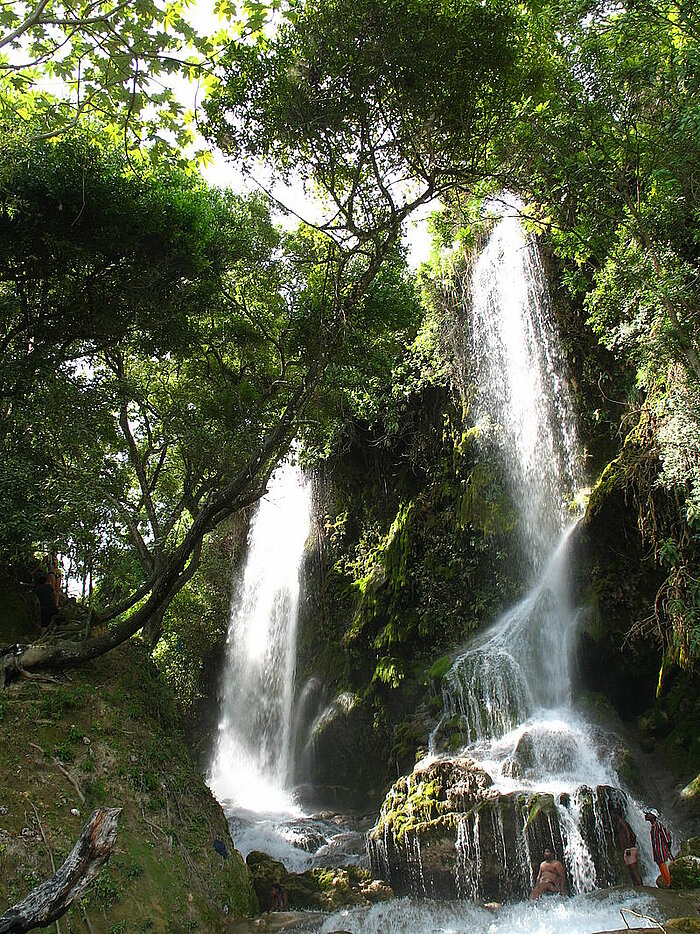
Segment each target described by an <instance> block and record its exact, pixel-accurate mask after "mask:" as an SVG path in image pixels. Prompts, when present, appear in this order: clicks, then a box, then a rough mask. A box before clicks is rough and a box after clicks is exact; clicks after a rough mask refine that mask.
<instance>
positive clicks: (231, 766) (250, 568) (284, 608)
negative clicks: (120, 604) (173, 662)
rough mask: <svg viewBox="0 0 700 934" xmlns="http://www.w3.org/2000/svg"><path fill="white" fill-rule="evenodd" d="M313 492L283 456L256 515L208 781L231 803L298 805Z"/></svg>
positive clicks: (266, 807)
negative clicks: (305, 582)
mask: <svg viewBox="0 0 700 934" xmlns="http://www.w3.org/2000/svg"><path fill="white" fill-rule="evenodd" d="M310 522H311V494H310V490H309V488H308V486H307V484H306V483H305V482H304V478H303V476H302V472H301V469H300V467H299V466H298V465H296V464H292V463H284V464H282V466H280V467H279V468H278V469H277V471H276V472H275V473H274V474H273V476H272V478H271V480H270V484H269V489H268V492H267V494H266V495H265V496H264V497H263V498H262V499H261V500H260V503H259V504H258V506H257V509H256V512H255V514H254V515H253V518H252V521H251V524H250V532H249V536H248V552H247V557H246V561H245V566H244V569H243V576H242V580H241V581H240V583H239V585H238V586H237V587H234V591H233V597H232V601H231V617H230V623H229V632H228V639H227V644H226V665H225V669H224V677H223V680H222V689H221V690H222V698H221V716H220V721H219V728H218V734H217V738H216V743H215V748H214V755H213V758H212V763H211V767H210V770H209V785H210V787H211V789H212V791H213V792H214V794H215V795H216V797H217V798H218V799H219V800H220V801H222V802H224V804H225V805H228V806H234V807H239V808H245V809H248V810H250V811H253V812H263V811H266V812H270V811H275V810H290V809H293V805H292V801H291V798H290V796H289V795H288V792H287V788H288V784H289V779H290V765H291V763H290V747H291V724H292V701H293V692H294V671H295V656H296V631H297V616H298V608H299V591H300V580H299V575H300V566H301V560H302V556H303V552H304V545H305V542H306V539H307V537H308V534H309V529H310Z"/></svg>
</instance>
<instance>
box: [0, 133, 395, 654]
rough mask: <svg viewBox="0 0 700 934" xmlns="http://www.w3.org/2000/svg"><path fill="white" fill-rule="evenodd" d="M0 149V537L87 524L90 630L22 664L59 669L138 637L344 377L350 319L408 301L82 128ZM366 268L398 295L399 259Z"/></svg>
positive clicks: (235, 204) (303, 235)
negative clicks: (388, 296)
mask: <svg viewBox="0 0 700 934" xmlns="http://www.w3.org/2000/svg"><path fill="white" fill-rule="evenodd" d="M4 145H5V158H4V159H3V167H4V168H3V172H2V176H0V193H1V195H2V199H3V213H2V225H3V238H2V243H3V246H2V249H1V250H0V290H1V291H0V294H1V295H2V302H1V303H0V312H1V313H2V316H3V319H4V320H3V333H4V334H6V335H7V337H6V339H5V344H4V354H3V357H2V362H0V398H1V399H2V409H1V410H0V441H1V443H2V448H1V449H0V457H1V458H2V468H3V469H2V475H3V477H4V478H5V480H4V482H5V484H6V487H7V486H9V487H10V489H9V494H10V495H11V497H12V502H13V506H14V508H13V509H12V511H10V512H9V514H8V516H7V518H6V519H5V520H4V522H3V525H2V527H0V540H1V541H2V545H3V549H4V550H5V551H7V550H8V548H10V547H11V543H12V541H13V539H15V540H17V539H19V542H20V544H21V546H22V547H23V548H24V550H25V551H27V550H31V549H32V547H34V548H35V547H37V546H39V545H42V546H44V547H45V546H46V545H47V544H57V543H67V542H68V541H69V540H70V539H71V537H72V536H73V535H74V534H75V530H76V529H81V528H82V529H85V530H86V532H87V539H88V542H87V545H88V547H90V548H92V549H93V552H92V559H93V562H94V567H93V570H94V573H95V577H96V578H97V579H98V580H99V586H98V587H97V589H96V593H95V609H96V610H97V612H98V617H99V619H100V620H101V622H102V623H105V624H108V627H109V628H108V629H107V631H106V632H105V633H103V634H102V635H100V636H97V637H95V638H92V639H89V640H88V641H87V642H85V643H67V642H65V641H64V642H58V643H55V644H42V645H38V646H34V647H30V648H29V649H28V650H27V651H25V652H24V653H23V654H22V655H21V659H20V663H21V664H22V665H24V666H25V667H40V666H46V665H52V666H58V665H64V664H71V663H73V662H75V661H79V660H82V659H85V658H90V657H94V656H95V655H97V654H100V653H101V652H103V651H106V650H107V649H109V648H111V647H112V646H114V645H116V644H118V643H119V642H121V641H123V640H124V639H125V638H128V637H129V636H130V635H132V634H133V633H135V632H136V631H137V630H138V629H140V628H141V627H142V626H144V625H147V626H148V629H149V635H150V637H151V639H152V641H155V640H156V639H157V636H158V633H159V631H160V625H161V621H162V618H163V614H164V612H165V610H166V609H167V607H168V605H169V603H170V601H171V600H172V599H173V598H174V596H175V595H176V594H177V593H178V592H179V591H180V590H181V589H182V587H183V586H185V584H186V583H187V582H188V581H189V580H190V579H191V578H192V576H193V574H194V573H195V572H196V570H197V567H198V562H199V558H200V555H201V548H202V542H203V539H204V537H205V536H206V535H207V534H208V533H209V532H211V531H212V530H213V529H215V528H216V527H217V525H218V524H219V523H220V522H221V521H222V520H224V519H225V518H227V517H228V516H230V515H232V514H233V513H234V512H236V511H237V510H240V509H242V508H244V507H246V506H248V505H250V504H252V503H253V502H255V501H256V500H257V498H259V497H260V496H261V495H262V493H263V492H264V490H265V486H266V483H267V480H268V478H269V475H270V473H271V471H272V470H273V468H274V466H275V465H276V463H277V462H278V461H279V459H280V457H281V456H282V455H283V454H284V452H285V451H286V450H287V449H288V447H289V444H290V442H291V440H292V438H293V436H294V435H295V434H296V433H297V432H298V424H299V420H300V418H301V416H302V414H303V413H304V412H305V411H306V410H308V408H309V406H310V405H311V404H312V403H313V402H314V400H315V397H316V396H315V394H317V393H319V392H320V391H321V388H322V386H323V381H324V380H327V379H331V380H338V379H342V375H341V371H342V367H343V361H344V358H345V355H346V354H347V342H348V340H349V335H350V334H351V333H353V329H354V328H361V329H363V331H364V334H365V338H366V341H367V342H368V343H371V341H372V333H371V331H372V329H374V328H376V327H377V326H378V325H381V326H382V327H388V332H389V334H390V333H391V332H394V333H396V332H400V330H401V328H403V327H404V326H405V325H406V323H407V321H409V320H410V316H411V314H412V312H413V309H412V308H411V307H410V306H407V308H406V310H405V314H404V315H402V314H399V315H398V318H396V319H394V320H391V319H389V320H388V319H387V317H386V316H384V314H383V306H382V302H381V300H376V299H375V298H373V292H372V289H370V287H369V286H370V281H369V280H368V279H367V278H366V274H367V271H366V269H362V270H359V273H358V277H357V278H356V279H355V280H354V281H353V280H352V271H351V270H348V271H347V275H346V281H345V290H344V291H343V292H341V293H339V292H338V291H337V290H336V280H335V278H334V270H335V268H336V256H335V255H334V254H333V250H329V246H328V243H327V242H326V241H325V240H320V239H319V237H318V235H316V234H314V233H312V232H310V231H304V230H302V231H299V232H297V233H295V234H290V235H286V236H283V235H282V234H280V232H279V231H277V230H276V229H275V228H274V227H273V225H272V224H271V222H270V219H269V215H268V211H267V207H266V205H265V204H264V202H263V201H262V200H261V199H260V198H259V197H254V198H248V199H244V198H241V197H237V196H234V195H231V194H230V193H227V192H219V191H216V190H209V189H207V188H206V187H205V186H203V185H202V183H201V182H199V181H198V180H197V179H195V178H192V177H190V176H186V175H183V174H181V173H177V172H168V173H161V174H157V173H153V172H151V173H148V172H145V173H144V174H143V175H141V176H140V177H136V176H134V175H133V174H132V173H130V172H129V171H128V170H127V166H126V164H125V161H124V157H123V156H120V155H117V154H116V153H115V152H114V151H108V152H107V153H105V152H103V151H102V150H101V149H100V147H99V146H97V144H95V143H89V142H86V141H85V139H84V138H82V137H73V138H70V139H65V140H63V141H61V142H59V143H58V144H55V145H54V144H47V143H45V142H36V141H35V142H33V143H27V142H26V141H19V142H18V141H17V140H11V141H9V142H6V143H5V144H4ZM10 155H11V156H12V158H10ZM376 277H377V269H374V270H373V271H372V278H373V279H374V278H376ZM382 277H383V279H382V278H381V277H380V279H378V280H377V281H378V282H379V281H383V282H384V287H385V290H386V291H387V292H391V291H392V289H393V290H396V291H398V294H402V293H403V292H405V284H404V283H405V277H404V274H403V271H402V270H401V269H399V267H398V266H396V267H389V271H388V272H383V273H382ZM374 294H375V295H376V294H377V293H376V290H375V293H374ZM396 312H397V303H396V302H394V303H393V305H391V315H395V314H396ZM353 339H355V338H353ZM377 339H378V340H380V341H387V340H389V339H390V338H389V337H388V336H387V335H383V336H382V337H381V338H377ZM331 364H332V365H333V367H334V368H335V369H334V372H332V373H331ZM329 374H330V375H329ZM33 426H37V430H34V429H33Z"/></svg>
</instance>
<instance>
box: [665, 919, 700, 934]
mask: <svg viewBox="0 0 700 934" xmlns="http://www.w3.org/2000/svg"><path fill="white" fill-rule="evenodd" d="M664 930H665V931H667V934H700V921H699V920H698V919H697V918H671V920H670V921H664Z"/></svg>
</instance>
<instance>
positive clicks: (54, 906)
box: [0, 808, 122, 934]
mask: <svg viewBox="0 0 700 934" xmlns="http://www.w3.org/2000/svg"><path fill="white" fill-rule="evenodd" d="M121 810H122V809H121V808H98V809H97V810H96V811H93V813H92V815H91V816H90V819H89V820H88V822H87V823H86V824H85V826H84V827H83V829H82V832H81V834H80V836H79V837H78V842H77V843H76V844H75V846H74V847H73V849H72V850H71V851H70V853H69V854H68V856H67V857H66V861H65V862H64V863H63V865H62V866H61V868H60V869H58V870H57V871H56V872H55V873H54V874H53V875H52V876H51V878H50V879H47V880H46V881H45V882H42V883H41V884H40V885H38V886H37V887H36V888H35V889H32V891H31V892H30V893H29V895H27V896H26V898H24V899H22V901H21V902H18V903H17V904H16V905H13V906H12V908H9V909H8V910H7V911H6V912H5V914H4V915H3V916H2V917H1V918H0V934H15V932H21V931H31V930H32V928H36V927H40V926H43V925H46V924H50V923H51V922H52V921H56V919H57V918H60V917H61V915H63V914H65V913H66V911H68V909H69V908H70V906H71V904H72V903H73V902H74V901H75V899H76V898H80V897H81V895H82V894H83V893H84V892H85V890H86V888H87V887H88V886H89V885H90V883H91V882H92V880H93V879H94V878H95V876H96V875H97V873H98V871H99V869H100V867H101V866H102V865H103V863H105V862H106V861H107V860H108V859H109V857H110V855H111V853H112V849H113V848H114V843H115V841H116V839H117V821H118V820H119V815H120V814H121Z"/></svg>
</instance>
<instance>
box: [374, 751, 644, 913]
mask: <svg viewBox="0 0 700 934" xmlns="http://www.w3.org/2000/svg"><path fill="white" fill-rule="evenodd" d="M614 794H615V792H614V790H613V789H608V788H606V787H604V786H601V787H599V788H597V789H595V790H591V789H586V788H581V789H579V794H578V795H577V799H578V800H577V805H578V808H579V809H580V813H581V819H580V830H581V834H582V836H583V839H584V841H585V842H586V843H587V844H589V849H590V851H591V853H593V854H594V855H593V858H594V862H595V876H596V880H597V884H598V885H609V884H615V883H617V882H621V881H623V880H624V879H625V878H626V874H625V869H624V865H623V862H622V858H621V854H620V853H618V852H617V848H616V847H615V845H614V832H613V828H612V822H611V818H610V816H609V807H608V804H607V802H608V800H609V799H610V798H611V797H612V796H613V795H614ZM558 804H559V807H558V806H557V805H558ZM568 805H569V802H555V800H554V798H553V797H552V795H549V794H534V795H528V794H524V793H520V792H513V793H510V794H503V793H499V792H497V791H496V790H495V789H494V788H493V782H492V780H491V778H490V776H489V775H488V774H487V773H486V772H484V771H483V770H482V769H480V768H479V767H478V766H476V765H475V763H474V762H473V761H472V760H471V759H468V758H464V757H457V758H453V759H442V760H438V761H436V762H433V763H431V764H428V765H426V766H418V767H416V769H415V770H414V772H413V773H412V774H411V775H409V776H405V777H403V778H400V779H399V780H398V781H397V782H396V783H395V784H394V786H393V787H392V789H391V790H390V792H389V794H388V795H387V797H386V799H385V801H384V804H383V806H382V810H381V813H380V816H379V820H378V822H377V826H376V827H375V828H374V830H373V831H372V832H371V834H370V837H369V845H370V855H371V860H372V867H373V869H374V871H375V872H376V873H377V874H378V875H380V876H381V877H382V878H384V879H386V880H387V881H388V882H389V884H390V885H391V886H392V888H393V889H394V891H395V892H396V893H397V894H414V895H426V896H437V897H443V898H456V897H459V898H472V899H484V900H486V901H489V900H498V901H503V900H508V899H514V898H526V897H527V896H528V895H529V893H530V891H531V889H532V886H533V884H534V880H535V877H536V875H537V870H538V867H539V863H540V860H541V859H542V853H543V851H544V849H545V847H548V846H549V847H552V848H553V849H554V851H555V853H557V854H559V856H560V858H561V856H562V854H563V850H564V847H563V834H562V824H561V820H562V817H561V810H560V807H567V806H568ZM601 817H602V820H601ZM569 884H570V885H571V884H572V880H571V879H569Z"/></svg>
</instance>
